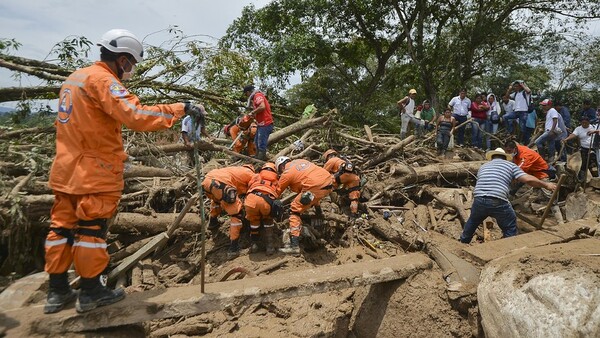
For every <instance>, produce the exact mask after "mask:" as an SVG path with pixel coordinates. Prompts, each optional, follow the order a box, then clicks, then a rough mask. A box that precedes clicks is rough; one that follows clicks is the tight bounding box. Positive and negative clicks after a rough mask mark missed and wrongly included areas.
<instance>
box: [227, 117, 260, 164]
mask: <svg viewBox="0 0 600 338" xmlns="http://www.w3.org/2000/svg"><path fill="white" fill-rule="evenodd" d="M256 128H257V127H256V123H252V124H251V125H250V128H248V129H246V130H243V129H241V128H240V126H238V125H237V124H235V125H233V126H232V127H231V128H230V129H229V133H230V134H231V139H232V140H235V139H236V138H237V137H238V135H239V133H240V132H241V133H242V136H241V137H240V138H239V139H238V140H237V141H236V142H235V143H234V145H233V151H235V152H236V153H240V154H241V153H242V150H244V148H246V150H247V152H248V153H247V154H246V155H248V156H254V155H256V144H255V143H254V136H256Z"/></svg>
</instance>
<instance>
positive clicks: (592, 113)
mask: <svg viewBox="0 0 600 338" xmlns="http://www.w3.org/2000/svg"><path fill="white" fill-rule="evenodd" d="M581 108H582V109H581V113H579V116H580V117H582V116H587V118H588V119H589V120H590V123H592V124H596V123H598V116H597V114H596V109H594V108H593V107H592V101H591V100H583V105H582V106H581Z"/></svg>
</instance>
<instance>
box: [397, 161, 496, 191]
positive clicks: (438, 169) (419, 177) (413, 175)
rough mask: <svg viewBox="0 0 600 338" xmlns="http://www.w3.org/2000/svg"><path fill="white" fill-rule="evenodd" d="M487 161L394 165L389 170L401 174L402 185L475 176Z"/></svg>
mask: <svg viewBox="0 0 600 338" xmlns="http://www.w3.org/2000/svg"><path fill="white" fill-rule="evenodd" d="M486 162H487V161H476V162H457V163H448V164H431V165H426V166H424V167H416V168H414V167H409V166H407V165H395V166H393V167H392V169H391V170H390V173H391V174H392V175H394V176H402V177H401V178H400V183H402V184H404V185H408V184H414V183H419V182H426V181H431V180H437V179H438V178H443V179H446V180H450V179H453V180H455V179H460V178H465V177H469V176H473V177H476V176H477V171H479V168H480V167H481V166H482V165H483V164H484V163H486Z"/></svg>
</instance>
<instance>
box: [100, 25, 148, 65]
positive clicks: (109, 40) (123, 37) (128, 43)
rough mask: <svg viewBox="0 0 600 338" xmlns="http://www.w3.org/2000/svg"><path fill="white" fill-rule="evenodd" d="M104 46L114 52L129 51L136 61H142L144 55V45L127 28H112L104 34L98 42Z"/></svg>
mask: <svg viewBox="0 0 600 338" xmlns="http://www.w3.org/2000/svg"><path fill="white" fill-rule="evenodd" d="M96 45H98V46H102V47H104V48H106V49H108V50H109V51H111V52H113V53H127V54H130V55H131V56H133V57H134V58H135V61H137V62H142V58H143V57H144V47H143V46H142V43H141V42H140V40H139V39H138V38H137V37H136V36H135V35H133V33H131V32H130V31H128V30H126V29H111V30H109V31H108V32H106V33H104V35H102V38H100V41H99V42H98V43H97V44H96Z"/></svg>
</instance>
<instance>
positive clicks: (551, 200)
mask: <svg viewBox="0 0 600 338" xmlns="http://www.w3.org/2000/svg"><path fill="white" fill-rule="evenodd" d="M566 178H567V175H565V174H562V175H560V178H559V179H558V182H557V183H556V189H555V190H554V192H553V193H552V197H550V200H549V201H548V204H547V205H546V209H545V210H544V214H543V215H542V219H541V220H540V224H539V225H538V226H537V228H538V230H539V229H541V228H542V226H543V225H544V221H545V220H546V217H548V212H550V208H551V207H552V204H554V201H555V200H556V197H558V192H559V191H560V187H561V186H562V184H563V182H564V181H565V179H566Z"/></svg>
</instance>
